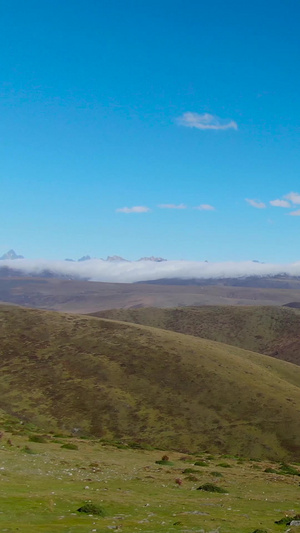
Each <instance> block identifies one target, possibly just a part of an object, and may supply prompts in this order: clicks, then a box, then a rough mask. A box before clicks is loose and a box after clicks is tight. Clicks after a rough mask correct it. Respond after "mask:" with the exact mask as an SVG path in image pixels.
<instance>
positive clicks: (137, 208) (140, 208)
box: [116, 205, 151, 214]
mask: <svg viewBox="0 0 300 533" xmlns="http://www.w3.org/2000/svg"><path fill="white" fill-rule="evenodd" d="M149 211H151V209H150V208H149V207H146V206H145V205H135V206H133V207H120V208H119V209H116V212H117V213H126V214H128V213H148V212H149Z"/></svg>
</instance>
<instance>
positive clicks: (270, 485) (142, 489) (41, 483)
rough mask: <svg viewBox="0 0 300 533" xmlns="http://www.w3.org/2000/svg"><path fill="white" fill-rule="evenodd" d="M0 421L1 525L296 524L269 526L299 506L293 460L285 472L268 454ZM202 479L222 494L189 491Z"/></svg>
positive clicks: (87, 528)
mask: <svg viewBox="0 0 300 533" xmlns="http://www.w3.org/2000/svg"><path fill="white" fill-rule="evenodd" d="M0 430H1V432H2V439H1V445H0V447H1V469H0V481H1V484H0V493H1V513H0V530H1V531H8V532H17V531H18V532H22V533H41V532H43V533H53V532H57V533H63V532H64V533H66V532H70V533H71V532H72V533H87V532H95V533H104V532H105V531H110V530H121V531H123V532H124V533H132V532H133V531H138V532H142V533H161V532H164V533H175V532H176V531H177V532H190V533H200V532H202V533H203V532H207V533H216V532H220V533H254V532H255V531H256V532H257V531H260V532H267V533H271V532H274V531H276V532H278V533H281V532H282V533H283V532H285V531H286V530H287V528H288V530H289V531H291V533H292V532H293V531H295V532H296V531H297V530H299V528H290V526H288V525H286V524H282V525H277V524H276V525H275V521H280V520H281V519H282V518H284V517H289V520H291V519H292V517H293V516H295V514H297V513H299V505H298V504H299V498H298V496H297V494H298V492H299V486H298V485H299V476H297V475H295V473H297V472H299V471H300V468H299V466H297V465H292V468H293V469H294V470H290V473H289V474H287V473H284V470H283V469H282V465H281V464H279V463H274V462H272V463H271V462H257V461H255V462H253V461H248V460H245V461H244V460H243V461H242V460H240V459H236V458H233V457H231V458H228V457H220V456H217V455H214V456H212V455H210V454H206V453H202V454H199V455H191V454H188V455H187V454H184V455H183V454H179V453H176V452H172V451H171V452H169V451H158V450H153V451H151V450H134V449H131V448H128V447H124V446H123V447H121V446H120V445H118V447H116V446H111V445H108V444H107V443H104V442H103V441H100V440H98V439H93V440H86V439H85V440H82V439H79V438H69V437H68V436H66V435H61V436H60V437H59V438H58V437H56V436H55V435H53V434H51V433H47V434H46V435H45V434H44V435H43V434H40V433H38V432H37V431H36V430H34V428H33V427H32V426H28V425H27V424H20V423H19V422H18V421H17V420H13V419H7V417H5V416H2V417H1V421H0ZM70 445H71V446H70ZM70 447H71V448H73V449H70ZM74 448H75V449H74ZM162 455H167V456H168V457H169V461H168V464H166V465H162V464H158V463H157V461H160V460H161V457H162ZM176 480H181V484H180V485H179V484H178V483H176ZM206 484H210V485H213V487H217V488H221V489H223V490H224V491H225V493H214V492H208V491H203V490H197V489H198V488H199V487H200V486H203V485H206ZM87 504H89V505H90V506H93V507H89V508H88V509H87V510H88V512H87V513H84V512H78V509H82V507H84V506H85V505H87ZM91 511H92V512H91ZM95 512H96V513H98V514H95ZM286 521H287V520H286Z"/></svg>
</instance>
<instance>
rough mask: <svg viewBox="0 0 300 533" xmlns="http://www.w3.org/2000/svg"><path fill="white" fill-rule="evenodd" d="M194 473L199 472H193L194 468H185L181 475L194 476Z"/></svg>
mask: <svg viewBox="0 0 300 533" xmlns="http://www.w3.org/2000/svg"><path fill="white" fill-rule="evenodd" d="M195 472H199V470H195V469H194V468H185V469H184V470H183V471H182V473H183V474H194V473H195Z"/></svg>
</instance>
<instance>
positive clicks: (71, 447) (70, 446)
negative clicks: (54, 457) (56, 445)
mask: <svg viewBox="0 0 300 533" xmlns="http://www.w3.org/2000/svg"><path fill="white" fill-rule="evenodd" d="M61 448H65V449H66V450H78V446H77V444H72V443H71V442H67V443H66V444H63V445H62V446H61Z"/></svg>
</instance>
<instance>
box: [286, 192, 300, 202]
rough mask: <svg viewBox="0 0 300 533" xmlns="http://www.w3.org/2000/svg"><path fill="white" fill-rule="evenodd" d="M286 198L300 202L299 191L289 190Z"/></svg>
mask: <svg viewBox="0 0 300 533" xmlns="http://www.w3.org/2000/svg"><path fill="white" fill-rule="evenodd" d="M284 198H286V199H287V200H290V201H291V202H292V204H300V194H299V193H298V192H289V194H286V195H285V196H284Z"/></svg>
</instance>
